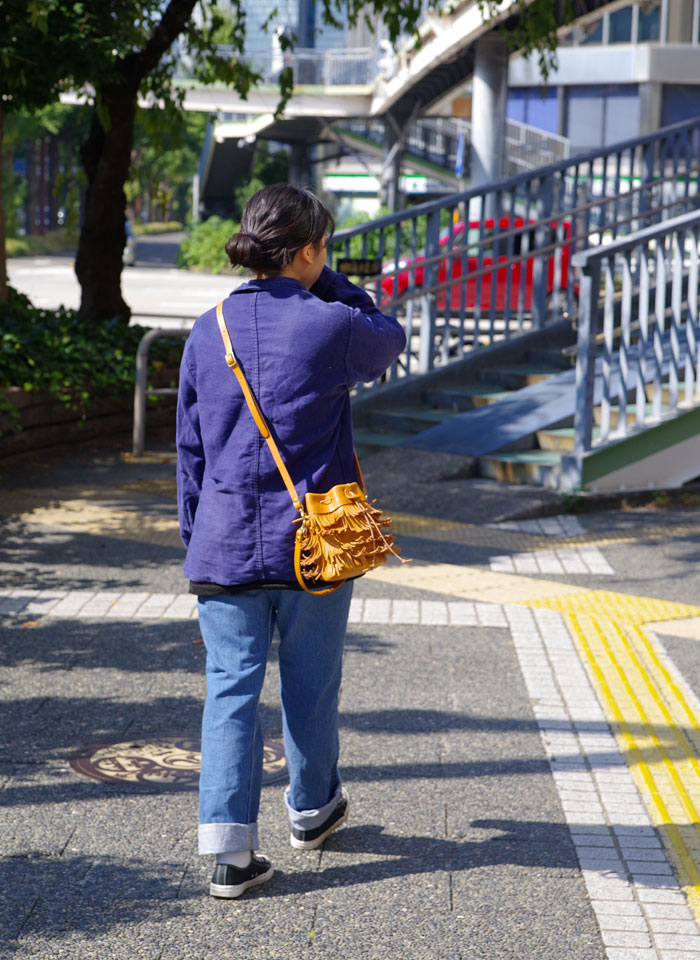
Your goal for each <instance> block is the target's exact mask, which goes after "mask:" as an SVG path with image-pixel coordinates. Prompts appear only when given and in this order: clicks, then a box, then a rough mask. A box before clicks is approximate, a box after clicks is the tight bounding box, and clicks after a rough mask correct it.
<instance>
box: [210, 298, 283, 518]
mask: <svg viewBox="0 0 700 960" xmlns="http://www.w3.org/2000/svg"><path fill="white" fill-rule="evenodd" d="M216 319H217V322H218V324H219V330H220V331H221V337H222V339H223V341H224V347H225V348H226V363H227V364H228V365H229V367H230V368H231V369H232V370H233V372H234V373H235V374H236V378H237V379H238V382H239V383H240V385H241V390H242V391H243V396H244V397H245V402H246V403H247V404H248V408H249V410H250V412H251V414H252V415H253V420H255V423H256V425H257V428H258V430H259V431H260V433H261V434H262V436H263V437H264V439H265V441H266V442H267V445H268V447H269V448H270V453H271V454H272V456H273V458H274V461H275V463H276V464H277V469H278V470H279V472H280V473H281V474H282V479H283V480H284V485H285V487H286V488H287V492H288V493H289V496H290V497H291V498H292V503H293V504H294V507H295V509H297V510H299V512H302V505H301V500H300V499H299V497H298V495H297V491H296V487H295V486H294V484H293V483H292V478H291V477H290V476H289V471H288V470H287V468H286V467H285V465H284V460H283V459H282V456H281V454H280V452H279V450H278V448H277V444H276V443H275V441H274V440H273V439H272V434H271V433H270V430H269V428H268V426H267V423H266V422H265V418H264V417H263V415H262V411H261V410H260V407H259V406H258V402H257V400H256V399H255V397H254V396H253V391H252V390H251V389H250V386H249V384H248V381H247V380H246V378H245V374H244V373H243V371H242V370H241V367H240V364H239V363H238V360H237V359H236V354H235V353H234V352H233V344H232V343H231V337H230V336H229V333H228V328H227V326H226V321H225V320H224V307H223V300H222V301H221V303H219V304H217V307H216Z"/></svg>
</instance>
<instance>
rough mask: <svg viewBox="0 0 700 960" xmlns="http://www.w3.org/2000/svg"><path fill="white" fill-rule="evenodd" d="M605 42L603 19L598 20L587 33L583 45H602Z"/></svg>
mask: <svg viewBox="0 0 700 960" xmlns="http://www.w3.org/2000/svg"><path fill="white" fill-rule="evenodd" d="M602 42H603V18H602V17H601V18H600V20H596V22H595V24H593V25H592V26H591V27H590V28H588V31H587V33H586V36H585V37H584V38H583V40H582V41H581V43H602Z"/></svg>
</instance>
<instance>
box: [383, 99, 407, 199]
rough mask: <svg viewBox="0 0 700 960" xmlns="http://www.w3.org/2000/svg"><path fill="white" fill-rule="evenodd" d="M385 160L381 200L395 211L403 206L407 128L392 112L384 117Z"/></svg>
mask: <svg viewBox="0 0 700 960" xmlns="http://www.w3.org/2000/svg"><path fill="white" fill-rule="evenodd" d="M384 130H385V133H384V162H383V164H382V174H381V184H380V188H379V189H380V200H381V202H382V204H383V206H385V207H388V208H389V210H390V211H391V212H392V213H394V212H395V211H396V210H398V209H399V207H400V206H401V192H400V185H401V160H402V159H403V151H404V140H405V130H403V129H402V127H401V125H400V124H399V122H398V120H397V119H396V118H395V117H393V116H392V115H391V114H390V113H387V114H386V115H385V117H384Z"/></svg>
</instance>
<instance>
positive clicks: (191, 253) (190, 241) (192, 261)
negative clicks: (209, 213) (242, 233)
mask: <svg viewBox="0 0 700 960" xmlns="http://www.w3.org/2000/svg"><path fill="white" fill-rule="evenodd" d="M239 229H240V227H239V225H238V224H237V223H236V222H235V221H234V220H223V219H222V218H221V217H209V219H208V220H202V221H201V222H200V223H195V224H193V225H192V226H191V227H189V229H188V230H187V236H186V237H185V239H184V240H183V241H182V243H181V244H180V249H179V250H178V252H177V265H178V267H184V268H185V269H188V270H199V271H202V272H203V273H223V272H224V270H227V269H230V265H229V262H228V258H227V256H226V251H225V249H224V247H225V246H226V242H227V241H228V240H229V238H230V237H231V236H232V234H234V233H238V231H239Z"/></svg>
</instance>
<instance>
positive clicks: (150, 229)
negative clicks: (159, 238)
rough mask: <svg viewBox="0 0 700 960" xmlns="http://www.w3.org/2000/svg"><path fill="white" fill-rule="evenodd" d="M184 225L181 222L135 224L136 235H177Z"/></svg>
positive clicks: (157, 221)
mask: <svg viewBox="0 0 700 960" xmlns="http://www.w3.org/2000/svg"><path fill="white" fill-rule="evenodd" d="M183 227H184V223H180V221H179V220H165V221H163V222H161V221H160V220H153V221H152V222H151V223H135V224H134V233H135V234H136V236H137V237H140V236H147V235H153V234H156V233H176V232H177V231H179V230H182V229H183Z"/></svg>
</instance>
